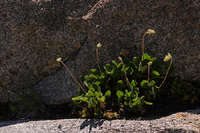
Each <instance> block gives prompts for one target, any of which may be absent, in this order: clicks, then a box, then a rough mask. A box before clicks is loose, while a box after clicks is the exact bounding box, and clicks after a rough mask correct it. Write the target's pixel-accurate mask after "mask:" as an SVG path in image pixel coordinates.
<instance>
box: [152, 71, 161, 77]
mask: <svg viewBox="0 0 200 133" xmlns="http://www.w3.org/2000/svg"><path fill="white" fill-rule="evenodd" d="M152 73H153V74H154V75H156V76H160V73H159V72H158V71H155V70H153V71H152Z"/></svg>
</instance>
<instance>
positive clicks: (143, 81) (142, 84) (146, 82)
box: [140, 80, 148, 87]
mask: <svg viewBox="0 0 200 133" xmlns="http://www.w3.org/2000/svg"><path fill="white" fill-rule="evenodd" d="M147 84H148V81H147V80H142V82H141V83H140V85H141V87H146V86H147Z"/></svg>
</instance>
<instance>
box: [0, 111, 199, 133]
mask: <svg viewBox="0 0 200 133" xmlns="http://www.w3.org/2000/svg"><path fill="white" fill-rule="evenodd" d="M199 113H200V110H192V111H186V112H179V113H176V114H172V115H169V116H166V117H162V118H158V119H153V120H110V121H108V120H90V119H62V120H46V121H15V122H14V121H13V122H0V133H119V132H120V133H199V132H200V114H199Z"/></svg>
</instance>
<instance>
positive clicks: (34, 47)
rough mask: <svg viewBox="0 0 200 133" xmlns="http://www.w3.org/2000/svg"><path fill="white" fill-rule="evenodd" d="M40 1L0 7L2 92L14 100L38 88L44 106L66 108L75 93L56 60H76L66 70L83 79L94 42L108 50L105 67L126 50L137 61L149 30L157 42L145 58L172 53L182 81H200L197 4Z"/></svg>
mask: <svg viewBox="0 0 200 133" xmlns="http://www.w3.org/2000/svg"><path fill="white" fill-rule="evenodd" d="M40 1H41V2H40ZM40 1H35V0H26V1H25V0H24V1H19V0H16V1H12V0H7V1H5V0H3V1H0V18H1V19H0V29H1V31H0V39H1V41H0V46H1V47H0V85H1V86H3V87H5V88H7V89H9V90H11V91H13V92H21V91H26V90H27V89H28V88H30V87H32V86H33V85H35V86H34V88H35V89H34V90H36V91H37V92H38V93H39V94H40V95H41V96H42V97H43V99H44V100H45V101H46V103H54V104H61V103H66V102H69V99H70V98H71V96H74V95H77V91H76V86H75V85H74V84H73V82H72V80H71V78H70V77H69V76H68V75H66V74H65V72H64V70H60V65H59V64H57V63H56V62H55V59H56V58H57V57H63V58H66V57H68V56H72V57H74V58H73V61H66V63H67V64H69V66H70V68H71V69H72V71H73V72H74V74H75V75H76V76H77V77H79V76H80V75H81V74H83V73H85V72H87V71H88V68H91V67H92V66H95V65H96V63H95V46H96V43H97V42H101V43H102V44H103V48H102V49H101V57H100V59H101V64H105V63H106V62H109V61H110V60H111V59H114V58H116V57H117V56H118V55H119V53H120V51H121V50H122V49H124V50H127V51H128V52H129V54H130V55H133V56H137V55H140V43H141V36H142V34H143V33H144V32H145V31H146V30H147V29H148V28H152V29H154V30H155V31H156V35H154V36H151V37H150V36H147V37H146V38H145V51H147V52H148V53H149V54H150V55H153V56H156V57H158V58H163V57H164V55H166V54H167V53H168V52H170V53H171V54H172V56H173V59H174V63H175V65H176V72H177V75H179V76H181V77H182V78H183V79H188V80H200V69H199V68H200V62H199V60H200V53H199V51H200V45H199V41H200V36H199V35H200V24H199V23H200V18H199V16H200V12H199V8H200V2H199V1H197V0H193V1H186V0H183V1H182V0H176V1H171V0H165V1H163V0H99V1H98V0H92V1H91V0H67V1H65V0H59V1H58V0H40ZM58 70H60V71H59V72H58ZM48 76H49V77H48ZM38 81H41V82H39V83H38ZM22 88H23V90H21V89H22ZM8 95H9V96H8ZM8 97H9V98H10V100H11V99H14V97H15V96H14V95H13V93H9V94H8V91H5V90H4V91H2V92H1V93H0V101H7V100H8ZM48 101H49V102H48Z"/></svg>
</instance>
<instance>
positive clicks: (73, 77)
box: [60, 61, 86, 93]
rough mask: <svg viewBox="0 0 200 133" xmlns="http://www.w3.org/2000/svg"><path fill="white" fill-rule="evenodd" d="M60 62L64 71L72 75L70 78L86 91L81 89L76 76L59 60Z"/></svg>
mask: <svg viewBox="0 0 200 133" xmlns="http://www.w3.org/2000/svg"><path fill="white" fill-rule="evenodd" d="M60 63H61V64H62V65H63V66H64V67H65V69H66V71H67V72H68V73H69V74H70V76H71V77H72V79H73V80H74V82H75V83H76V84H77V85H78V86H79V87H80V88H81V89H82V90H83V91H84V92H85V93H86V91H85V90H84V89H83V87H82V86H81V84H80V83H79V82H78V80H77V79H76V77H75V76H74V75H73V74H72V72H71V71H70V70H69V68H68V67H67V65H66V64H65V63H64V62H63V61H60Z"/></svg>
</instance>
